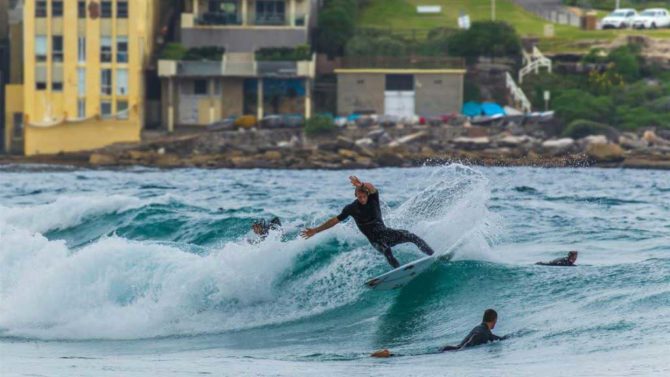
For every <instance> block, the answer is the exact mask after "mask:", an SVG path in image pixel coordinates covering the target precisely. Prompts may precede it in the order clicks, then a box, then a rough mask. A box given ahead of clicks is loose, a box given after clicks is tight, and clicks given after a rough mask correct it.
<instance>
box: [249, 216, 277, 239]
mask: <svg viewBox="0 0 670 377" xmlns="http://www.w3.org/2000/svg"><path fill="white" fill-rule="evenodd" d="M255 224H256V225H259V226H260V227H261V233H260V234H259V235H258V236H259V237H260V239H261V240H264V239H265V238H266V237H267V236H268V234H270V231H271V230H279V229H281V221H280V220H279V218H278V217H274V218H272V220H270V221H269V222H268V221H266V220H259V221H257V222H256V223H255Z"/></svg>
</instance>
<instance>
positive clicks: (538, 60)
mask: <svg viewBox="0 0 670 377" xmlns="http://www.w3.org/2000/svg"><path fill="white" fill-rule="evenodd" d="M522 53H523V65H524V66H523V68H521V69H520V70H519V84H521V83H523V78H524V76H526V75H528V74H530V73H533V72H534V73H535V74H539V73H540V68H547V72H548V73H551V59H549V58H548V57H546V56H544V54H543V53H542V52H541V51H540V49H538V48H537V47H535V46H533V51H532V52H531V53H530V54H529V53H528V52H526V50H522Z"/></svg>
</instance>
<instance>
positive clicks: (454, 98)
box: [414, 74, 463, 116]
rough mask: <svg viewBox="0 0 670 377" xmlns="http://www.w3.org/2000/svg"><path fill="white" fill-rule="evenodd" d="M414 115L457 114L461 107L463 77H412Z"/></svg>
mask: <svg viewBox="0 0 670 377" xmlns="http://www.w3.org/2000/svg"><path fill="white" fill-rule="evenodd" d="M414 87H415V88H416V97H415V98H416V107H415V109H416V113H417V114H418V115H423V116H432V115H441V114H449V113H453V112H459V111H460V110H461V106H462V105H463V75H457V74H426V75H415V76H414Z"/></svg>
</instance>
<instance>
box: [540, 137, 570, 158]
mask: <svg viewBox="0 0 670 377" xmlns="http://www.w3.org/2000/svg"><path fill="white" fill-rule="evenodd" d="M574 146H575V140H574V139H572V138H569V137H566V138H563V139H552V140H546V141H544V142H543V143H542V149H543V150H544V152H546V153H548V154H550V155H559V154H564V153H567V152H570V151H571V150H572V149H573V148H574Z"/></svg>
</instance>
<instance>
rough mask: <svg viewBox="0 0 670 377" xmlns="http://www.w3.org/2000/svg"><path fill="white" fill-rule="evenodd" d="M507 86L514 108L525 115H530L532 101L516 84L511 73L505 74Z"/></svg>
mask: <svg viewBox="0 0 670 377" xmlns="http://www.w3.org/2000/svg"><path fill="white" fill-rule="evenodd" d="M505 86H506V87H507V90H509V93H510V95H511V96H512V101H514V106H515V107H517V108H518V109H519V110H521V111H523V112H524V113H529V112H530V111H531V106H530V101H529V100H528V97H526V94H525V93H524V92H523V90H521V88H520V87H519V86H518V85H517V84H516V83H515V82H514V79H513V78H512V75H510V74H509V72H505Z"/></svg>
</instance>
